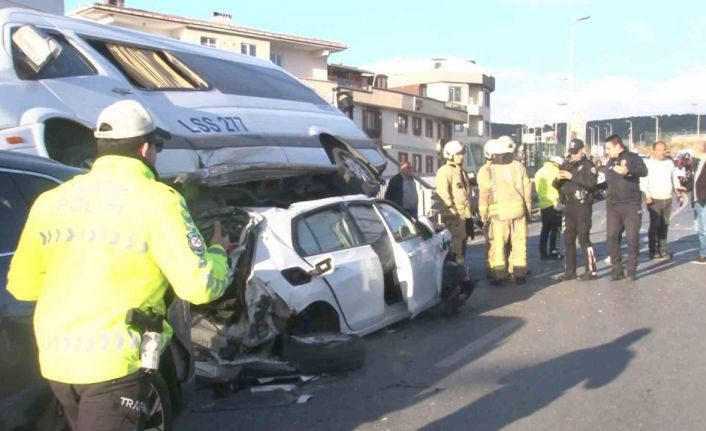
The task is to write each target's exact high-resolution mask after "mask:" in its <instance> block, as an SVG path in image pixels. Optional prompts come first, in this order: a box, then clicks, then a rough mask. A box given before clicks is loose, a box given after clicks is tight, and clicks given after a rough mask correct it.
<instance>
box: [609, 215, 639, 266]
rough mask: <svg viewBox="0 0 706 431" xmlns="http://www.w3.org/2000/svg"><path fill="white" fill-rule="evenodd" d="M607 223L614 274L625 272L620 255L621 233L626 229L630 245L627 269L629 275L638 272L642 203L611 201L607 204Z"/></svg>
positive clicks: (626, 237)
mask: <svg viewBox="0 0 706 431" xmlns="http://www.w3.org/2000/svg"><path fill="white" fill-rule="evenodd" d="M606 208H607V213H606V223H607V231H608V232H607V235H606V243H607V244H608V255H609V256H610V262H611V264H612V265H613V270H612V275H622V274H623V262H622V257H621V255H620V234H621V232H622V231H623V230H625V241H626V242H627V245H628V254H627V262H626V267H627V268H626V269H627V272H628V275H629V276H635V274H637V263H638V258H639V256H640V225H641V224H642V205H641V203H639V202H637V203H633V202H627V203H610V202H608V203H607V204H606Z"/></svg>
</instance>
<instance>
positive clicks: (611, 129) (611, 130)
mask: <svg viewBox="0 0 706 431" xmlns="http://www.w3.org/2000/svg"><path fill="white" fill-rule="evenodd" d="M606 124H607V125H608V127H609V128H610V133H608V135H609V136H610V135H612V134H613V124H611V123H606Z"/></svg>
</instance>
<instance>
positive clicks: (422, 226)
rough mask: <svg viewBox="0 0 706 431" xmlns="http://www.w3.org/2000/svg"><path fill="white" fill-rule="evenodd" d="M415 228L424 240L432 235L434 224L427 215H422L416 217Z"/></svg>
mask: <svg viewBox="0 0 706 431" xmlns="http://www.w3.org/2000/svg"><path fill="white" fill-rule="evenodd" d="M417 229H418V230H419V234H420V235H421V236H422V238H424V239H425V240H427V239H430V238H432V237H433V236H434V226H433V225H432V223H431V220H429V219H428V218H427V217H424V216H422V217H419V219H417Z"/></svg>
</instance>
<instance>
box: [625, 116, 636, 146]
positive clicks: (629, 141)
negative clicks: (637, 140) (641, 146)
mask: <svg viewBox="0 0 706 431" xmlns="http://www.w3.org/2000/svg"><path fill="white" fill-rule="evenodd" d="M625 122H626V123H630V135H628V146H629V147H630V149H634V147H635V146H634V145H633V143H632V120H625Z"/></svg>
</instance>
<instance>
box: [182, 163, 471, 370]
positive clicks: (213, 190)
mask: <svg viewBox="0 0 706 431" xmlns="http://www.w3.org/2000/svg"><path fill="white" fill-rule="evenodd" d="M295 172H296V170H293V169H292V166H279V167H278V166H276V165H269V166H268V165H261V166H256V167H251V168H250V169H248V170H243V169H240V170H237V169H228V168H227V167H220V168H218V169H213V168H211V169H209V170H208V171H207V172H206V173H205V174H204V173H202V174H200V175H191V176H190V178H186V179H184V178H181V179H177V181H185V183H183V184H181V185H180V187H181V188H182V192H183V193H184V195H185V196H186V199H187V202H188V203H189V206H190V209H191V213H192V215H193V217H194V220H195V222H196V224H197V226H199V228H200V229H201V230H202V232H203V233H204V235H205V236H206V237H208V236H209V233H210V229H211V228H212V226H213V223H214V222H215V221H219V222H220V223H221V225H222V226H223V227H224V230H225V231H226V232H228V234H229V235H230V237H231V239H232V240H234V242H237V244H238V246H237V248H236V249H235V250H233V251H232V252H231V257H232V261H233V262H234V265H233V267H234V272H233V277H232V282H231V284H230V287H229V289H228V291H227V293H226V295H225V296H224V297H223V298H222V299H221V300H219V301H217V302H215V303H212V304H208V305H206V306H199V307H194V308H193V314H194V319H193V322H194V324H193V328H192V342H193V343H194V346H195V350H196V358H197V363H196V366H197V373H198V374H201V375H202V376H207V377H210V378H214V379H219V378H228V377H232V375H233V373H237V370H238V368H237V367H238V366H239V365H242V364H244V363H247V362H248V361H251V360H252V358H253V357H268V356H269V355H270V352H271V347H272V344H273V342H274V340H276V338H277V336H278V335H279V334H283V333H284V334H312V333H322V332H329V333H330V332H333V333H338V332H341V333H353V334H358V335H365V334H369V333H371V332H374V331H376V330H379V329H381V328H383V327H385V326H387V325H390V324H392V323H395V322H398V321H400V320H403V319H406V318H410V317H414V316H415V315H417V314H419V313H420V312H422V311H424V310H426V309H428V308H430V307H432V306H434V305H436V304H438V303H439V302H440V301H442V299H447V300H449V301H456V302H457V305H460V304H461V303H462V302H463V301H465V299H467V297H468V296H469V295H470V290H469V286H468V285H467V284H466V285H464V284H463V283H464V282H463V280H464V279H465V271H464V270H463V268H462V267H459V266H458V265H456V264H455V263H454V262H451V261H449V260H448V259H447V256H448V254H449V250H450V241H451V237H450V233H449V232H448V231H447V230H445V229H443V228H439V227H436V228H435V227H434V226H433V225H432V224H431V222H429V221H428V220H427V219H424V218H421V219H420V220H414V219H412V218H410V217H409V216H407V215H406V214H405V213H404V212H403V211H402V210H401V209H399V208H398V207H396V206H395V204H393V203H391V202H387V201H383V200H379V199H374V198H370V197H367V196H365V195H354V196H336V191H335V189H332V188H331V184H333V180H334V179H335V178H337V176H338V175H337V172H336V170H335V169H327V168H323V167H313V166H311V167H309V168H308V169H302V170H301V171H300V172H299V175H297V174H295ZM302 172H306V174H302ZM194 178H195V179H196V181H194ZM253 178H257V179H258V181H255V182H253V181H250V180H251V179H253ZM268 178H269V180H268ZM326 185H328V188H327V186H326ZM307 197H308V198H309V199H312V198H317V197H318V199H314V200H307V199H306V198H307ZM258 355H259V356H258Z"/></svg>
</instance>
